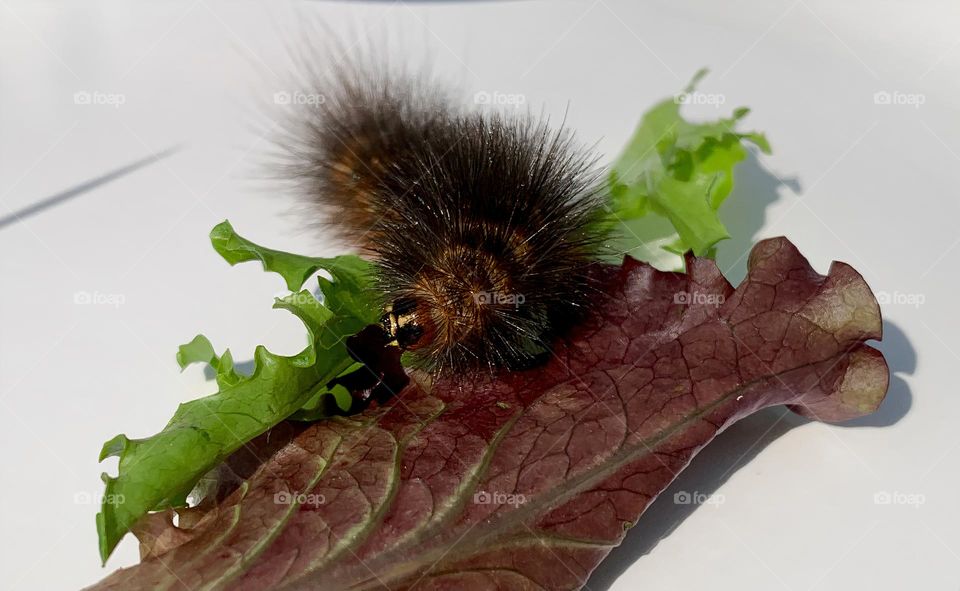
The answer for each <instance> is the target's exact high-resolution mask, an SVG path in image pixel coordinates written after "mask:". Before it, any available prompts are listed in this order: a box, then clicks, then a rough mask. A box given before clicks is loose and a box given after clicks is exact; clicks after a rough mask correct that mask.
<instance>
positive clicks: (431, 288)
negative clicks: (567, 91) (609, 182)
mask: <svg viewBox="0 0 960 591" xmlns="http://www.w3.org/2000/svg"><path fill="white" fill-rule="evenodd" d="M369 72H370V71H369V70H364V69H363V68H353V69H349V68H345V69H343V70H341V71H338V72H337V73H336V75H334V76H331V77H327V78H326V80H325V84H326V86H325V87H324V88H322V95H323V97H324V99H325V100H324V101H322V102H321V103H320V104H317V105H314V106H312V107H311V108H310V109H308V110H306V111H305V112H304V113H302V117H301V118H300V120H299V121H297V122H296V124H295V128H294V129H293V133H294V137H293V140H294V141H292V142H288V145H290V146H293V149H291V150H290V154H291V155H292V156H293V160H292V164H291V167H290V169H289V171H288V172H289V173H290V174H292V175H293V176H294V177H295V178H296V179H298V180H299V181H300V183H301V185H302V186H303V188H304V190H305V194H306V195H307V197H308V199H309V200H310V201H311V202H312V203H314V204H315V205H316V206H318V207H319V208H320V214H321V216H322V218H323V219H325V220H327V221H328V222H329V223H330V225H331V227H333V228H334V229H335V232H336V235H337V236H338V237H339V238H340V239H341V240H343V241H344V242H346V243H347V244H349V245H351V246H353V247H354V248H355V249H356V250H358V251H360V252H361V253H362V254H365V255H367V256H369V257H371V258H372V259H374V260H375V261H376V264H377V266H378V269H379V274H378V275H379V283H380V288H381V290H382V292H383V294H384V301H385V304H386V310H385V313H386V316H385V318H386V317H389V322H386V323H385V326H387V327H389V328H390V330H392V331H394V332H396V331H397V330H398V329H399V328H401V327H403V326H408V327H409V328H410V329H409V330H407V331H406V332H405V333H404V334H403V335H400V336H399V337H398V342H399V343H400V344H401V345H402V346H404V347H406V348H408V349H410V350H411V351H412V352H413V353H414V355H415V358H416V359H417V360H418V361H419V362H420V363H421V365H423V366H425V367H427V368H428V369H431V370H435V371H443V370H454V371H464V370H468V369H471V368H477V367H489V368H503V367H505V368H516V367H521V366H526V365H529V364H530V363H531V362H532V361H533V360H535V359H539V358H540V357H541V356H542V354H543V353H544V351H547V350H548V347H549V343H550V342H551V341H552V340H553V339H554V338H556V337H557V336H558V335H559V334H561V333H562V331H563V330H564V327H566V326H568V325H569V324H570V323H571V322H572V321H573V320H574V319H576V318H579V317H581V316H582V315H583V312H584V310H586V309H588V308H589V307H590V299H591V298H592V297H594V294H593V291H592V289H591V284H590V283H591V280H590V277H591V266H592V265H593V264H594V261H596V260H597V255H598V254H599V252H600V251H601V249H602V247H603V241H604V234H603V232H602V231H601V230H600V228H601V227H602V224H601V223H600V222H601V218H602V206H603V200H602V198H601V195H600V193H599V191H598V187H599V182H598V181H599V177H598V172H597V171H596V169H595V166H594V165H595V159H594V157H593V156H592V155H591V154H590V153H589V152H588V151H586V150H584V149H582V148H580V147H579V146H578V145H577V144H576V143H575V142H574V139H573V137H572V135H571V134H570V133H569V132H568V131H566V130H564V129H563V128H562V127H561V129H558V130H551V128H550V126H549V125H548V123H547V122H546V121H543V120H538V119H535V118H533V117H531V116H529V115H516V114H506V113H500V112H477V111H470V110H467V109H463V108H461V107H459V106H458V104H457V102H456V101H454V100H453V99H452V98H450V96H451V95H450V94H449V93H447V92H446V91H445V89H444V87H443V86H442V85H439V84H437V83H435V82H434V81H431V80H429V79H427V78H426V77H412V76H408V75H400V76H398V75H393V76H387V75H384V73H383V72H376V73H375V74H370V73H369ZM395 302H403V303H404V304H402V305H398V306H394V305H392V303H395Z"/></svg>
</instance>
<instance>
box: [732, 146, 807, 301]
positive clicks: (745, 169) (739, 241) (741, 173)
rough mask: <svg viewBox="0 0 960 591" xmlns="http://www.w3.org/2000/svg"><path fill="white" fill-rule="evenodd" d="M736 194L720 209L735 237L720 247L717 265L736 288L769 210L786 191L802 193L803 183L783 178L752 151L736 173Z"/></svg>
mask: <svg viewBox="0 0 960 591" xmlns="http://www.w3.org/2000/svg"><path fill="white" fill-rule="evenodd" d="M733 177H734V185H733V192H732V193H731V194H730V196H729V197H728V198H727V200H726V201H725V202H724V203H723V207H721V208H720V219H721V220H722V221H723V225H724V226H726V227H727V230H728V231H729V233H730V236H731V238H729V239H728V240H724V241H722V242H721V243H720V244H718V245H717V265H718V266H719V267H720V270H721V271H722V272H723V275H724V276H725V277H726V278H727V280H728V281H730V283H732V284H733V285H739V283H740V282H741V281H743V278H744V277H746V276H747V259H748V258H749V254H750V249H752V248H753V245H754V244H756V243H757V240H759V239H760V238H766V236H759V235H758V234H759V233H760V231H761V230H762V229H763V225H764V222H765V221H766V219H767V208H768V207H769V206H770V205H771V204H773V203H775V202H776V201H777V200H778V199H780V195H781V192H782V191H783V189H788V190H789V191H790V192H791V193H793V194H797V193H799V192H800V181H798V180H797V179H796V178H794V177H790V178H783V177H781V176H779V175H777V174H776V173H773V172H770V170H769V169H768V168H767V167H766V166H764V164H763V163H761V162H760V159H759V158H758V156H757V152H756V150H748V156H747V158H746V160H744V161H743V162H741V163H740V164H738V165H737V167H736V168H735V169H734V173H733Z"/></svg>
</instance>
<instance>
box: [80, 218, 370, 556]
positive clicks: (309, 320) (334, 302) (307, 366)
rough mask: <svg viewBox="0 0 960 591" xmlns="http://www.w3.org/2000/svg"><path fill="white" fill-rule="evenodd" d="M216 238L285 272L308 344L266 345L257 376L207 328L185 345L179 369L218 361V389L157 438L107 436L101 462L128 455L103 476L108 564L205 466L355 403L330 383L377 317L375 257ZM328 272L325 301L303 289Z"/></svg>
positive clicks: (239, 258) (220, 230)
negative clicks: (296, 419)
mask: <svg viewBox="0 0 960 591" xmlns="http://www.w3.org/2000/svg"><path fill="white" fill-rule="evenodd" d="M210 239H211V241H212V243H213V247H214V249H216V251H217V252H218V253H220V255H221V256H222V257H223V258H224V259H226V260H227V262H229V263H230V264H231V265H235V264H237V263H240V262H244V261H251V260H259V261H261V262H262V263H263V268H264V270H266V271H270V272H274V273H278V274H279V275H281V276H282V277H283V278H284V280H285V281H286V283H287V287H288V288H289V289H290V290H291V292H293V293H291V294H289V295H287V296H286V297H283V298H277V299H276V300H275V302H274V304H273V307H274V308H280V309H284V310H287V311H289V312H291V313H293V314H294V315H296V316H297V317H298V318H299V319H300V320H301V321H302V322H303V324H304V326H305V327H306V329H307V332H308V334H309V342H308V345H307V347H306V348H305V349H303V350H302V351H301V352H299V353H297V354H296V355H293V356H289V357H286V356H282V355H276V354H274V353H271V352H270V351H268V350H267V349H266V348H265V347H263V346H258V347H257V348H256V351H255V352H254V369H253V373H252V374H251V375H249V376H245V375H241V374H239V373H237V372H236V371H235V370H234V364H233V357H232V355H231V353H230V351H229V350H226V351H224V353H223V354H221V355H217V354H216V351H215V350H214V348H213V345H212V344H211V343H210V341H209V340H208V339H207V338H206V337H205V336H203V335H198V336H196V337H195V338H194V339H193V340H192V341H190V342H189V343H187V344H185V345H182V346H181V347H180V349H179V350H178V352H177V363H178V364H179V365H180V367H181V368H184V367H186V366H187V365H189V364H191V363H206V364H208V365H210V367H212V368H213V369H214V370H215V371H216V374H217V386H218V388H219V390H218V392H216V393H215V394H212V395H210V396H206V397H204V398H200V399H197V400H193V401H191V402H187V403H185V404H181V405H180V406H179V408H178V409H177V411H176V412H175V413H174V415H173V418H172V419H170V422H168V423H167V425H166V427H164V429H163V430H162V431H161V432H160V433H157V434H156V435H154V436H152V437H148V438H146V439H130V438H128V437H127V436H126V435H118V436H116V437H114V438H113V439H111V440H110V441H108V442H107V443H106V444H104V446H103V451H102V452H101V454H100V460H101V461H103V460H104V459H106V458H108V457H111V456H117V457H119V459H120V461H119V470H118V474H117V476H116V477H111V476H108V475H107V474H104V475H103V480H104V482H105V483H106V491H105V494H104V496H103V498H104V502H103V504H102V506H101V511H100V513H99V514H98V515H97V532H98V534H99V537H100V556H101V559H102V560H103V561H104V562H106V560H107V558H108V557H109V556H110V553H111V552H113V549H114V548H115V547H116V545H117V543H119V541H120V539H121V538H122V537H123V536H124V535H125V534H126V533H127V532H128V531H129V530H130V528H131V527H133V526H134V525H135V524H136V523H137V522H138V521H139V520H140V519H141V518H142V517H143V516H144V515H146V514H147V513H148V512H150V511H154V510H157V509H161V508H164V507H167V506H181V505H183V504H185V502H186V497H187V495H188V494H189V492H190V491H191V489H192V488H193V486H194V485H195V484H196V483H197V482H198V481H199V480H200V478H201V477H202V476H203V475H204V474H206V473H207V472H208V471H209V470H210V469H212V468H213V467H215V466H216V465H217V464H219V463H220V462H221V461H223V459H224V458H226V457H227V456H229V455H230V454H231V453H233V452H234V451H236V450H237V449H238V448H240V447H241V446H242V445H244V444H245V443H247V442H248V441H250V440H251V439H253V438H254V437H256V436H257V435H259V434H261V433H264V432H265V431H267V430H268V429H270V428H271V427H273V426H274V425H276V424H277V423H279V422H280V421H282V420H284V419H286V418H287V417H289V416H291V415H295V413H301V414H304V415H305V416H308V417H309V418H320V417H323V416H330V415H331V414H336V413H337V412H338V411H343V410H345V409H346V408H349V394H347V393H345V392H343V391H336V389H335V391H334V392H328V391H327V388H326V384H327V383H329V381H330V380H332V379H333V378H335V377H337V376H338V375H341V374H342V373H343V372H345V371H348V370H350V369H352V368H354V367H355V362H354V361H353V359H352V358H351V357H350V355H349V354H348V352H347V349H346V346H345V344H344V339H345V338H346V337H348V336H350V335H352V334H355V333H356V332H358V331H359V330H360V329H362V328H363V327H364V326H366V325H367V324H370V323H372V322H376V321H377V318H378V316H379V310H380V302H379V301H378V300H377V296H376V293H377V292H376V290H375V289H373V285H372V283H371V282H372V280H373V271H372V267H371V265H370V263H368V262H366V261H364V260H363V259H360V258H359V257H356V256H352V255H348V256H338V257H334V258H314V257H305V256H300V255H294V254H290V253H286V252H281V251H277V250H272V249H269V248H264V247H262V246H259V245H257V244H254V243H253V242H250V241H249V240H246V239H245V238H242V237H241V236H239V235H238V234H237V233H236V232H234V230H233V227H232V226H231V225H230V224H229V222H223V223H221V224H219V225H217V226H216V227H215V228H214V229H213V230H212V231H211V232H210ZM320 270H323V271H326V272H327V273H329V274H330V279H327V278H324V277H319V281H320V291H321V292H322V294H323V301H322V302H321V301H320V300H318V299H317V298H316V297H314V295H313V294H311V293H310V291H308V290H300V288H301V287H302V285H303V284H304V283H305V282H306V281H307V280H308V279H309V278H310V277H311V276H312V275H313V274H314V273H316V272H318V271H320ZM340 390H343V389H342V388H340Z"/></svg>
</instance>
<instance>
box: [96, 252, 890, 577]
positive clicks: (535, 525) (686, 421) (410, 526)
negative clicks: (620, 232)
mask: <svg viewBox="0 0 960 591" xmlns="http://www.w3.org/2000/svg"><path fill="white" fill-rule="evenodd" d="M603 275H604V276H603V278H602V279H603V281H604V282H605V286H606V290H605V292H606V296H605V299H604V300H603V301H598V302H597V313H596V314H595V316H594V317H593V318H592V319H591V320H589V321H586V322H585V323H583V324H582V325H581V326H580V327H578V328H577V330H576V331H575V332H574V333H573V334H572V335H571V336H570V337H569V339H567V341H565V342H563V343H560V344H558V346H557V347H556V349H555V353H556V355H555V356H554V358H553V359H552V360H551V361H549V362H548V363H547V364H546V365H545V366H543V367H541V368H538V369H536V370H531V371H525V372H514V373H510V374H504V375H501V376H498V377H497V378H496V379H493V378H489V377H487V378H484V379H477V378H472V379H463V378H457V377H450V378H443V379H440V380H438V381H436V382H435V383H425V381H424V380H425V379H426V378H424V377H423V376H417V377H418V378H419V381H418V382H415V383H414V384H412V385H411V386H409V387H408V388H407V389H405V390H404V391H403V392H402V393H401V394H400V395H399V396H398V397H397V398H395V399H394V400H392V401H390V402H388V403H387V404H385V405H382V406H377V407H376V408H370V409H368V410H367V411H365V412H364V413H362V414H360V415H357V416H354V417H350V418H337V419H332V420H326V421H322V422H318V423H315V424H313V425H311V426H309V427H308V428H306V429H304V430H300V431H299V432H295V433H294V432H290V430H289V428H287V427H283V428H284V429H286V430H287V431H286V435H281V436H283V437H285V439H284V441H285V442H286V441H289V442H288V443H286V444H285V445H283V446H282V447H280V448H279V450H277V449H276V447H277V446H276V445H275V444H274V446H273V449H271V448H270V446H269V444H268V443H269V442H268V441H267V440H269V436H265V437H261V439H260V440H258V441H257V442H254V443H253V445H252V446H251V447H250V450H253V453H254V454H256V453H257V452H260V453H262V454H263V455H262V456H261V457H263V458H264V461H263V462H262V463H259V464H258V465H257V466H256V467H255V468H249V467H248V468H247V469H246V471H244V470H230V469H229V468H225V470H226V471H228V472H229V473H231V474H234V475H236V474H242V475H243V476H242V477H241V478H238V479H237V480H243V478H246V480H244V481H243V482H242V484H239V485H235V486H233V487H232V488H230V489H229V490H227V491H225V492H224V491H221V492H222V494H221V495H219V497H218V498H217V499H214V501H212V502H207V503H205V504H201V505H200V506H199V507H197V508H195V509H193V510H190V512H188V513H186V514H184V515H181V517H180V522H179V524H178V526H177V527H175V526H174V525H173V524H172V523H171V522H170V517H169V515H163V514H158V515H154V516H151V517H150V520H148V521H147V522H145V523H144V524H141V526H140V527H139V528H138V531H137V533H138V534H139V535H140V536H141V540H143V541H144V545H143V549H144V555H145V556H146V558H145V559H144V560H143V561H142V562H141V563H140V564H139V565H137V566H134V567H131V568H128V569H122V570H119V571H117V572H115V573H114V574H113V575H111V576H109V577H108V578H106V579H105V580H104V581H102V582H101V583H100V584H98V585H96V586H95V587H94V588H95V589H191V590H199V589H240V590H251V591H252V590H258V589H265V588H283V589H318V588H321V589H324V590H331V589H348V588H349V589H356V590H361V589H382V588H389V589H412V588H416V589H437V590H440V589H467V590H473V589H476V590H481V589H484V590H485V589H551V590H552V589H578V588H580V587H581V586H582V585H583V583H584V582H585V581H586V580H587V577H588V576H589V574H590V572H591V571H592V570H593V569H594V568H595V567H596V566H597V564H599V562H600V561H601V560H602V559H603V558H604V556H606V554H607V553H608V552H609V551H610V549H611V548H613V547H614V546H616V545H617V544H619V543H620V541H621V540H622V539H623V536H624V535H625V533H626V531H627V530H628V529H629V528H630V527H632V526H633V525H634V524H635V523H636V522H637V520H638V518H639V517H640V515H641V514H642V513H643V511H644V509H645V508H646V507H647V506H648V505H649V504H650V503H651V502H652V501H653V500H654V499H655V498H656V497H657V495H658V494H659V493H660V492H661V491H663V490H664V489H665V488H666V487H667V486H668V485H669V484H670V482H671V481H672V480H673V479H674V478H675V477H676V476H677V474H678V473H679V472H680V471H681V470H682V469H683V468H684V467H685V466H686V465H687V464H688V463H689V462H690V460H691V459H692V458H693V456H694V455H695V454H696V453H697V452H698V451H699V450H700V449H701V448H702V447H703V446H704V445H706V444H707V443H708V442H709V441H710V440H711V439H713V437H714V436H715V435H716V434H717V433H718V432H720V431H721V430H723V429H724V428H726V427H727V426H729V425H730V424H731V423H733V422H734V421H736V420H738V419H740V418H743V417H744V416H746V415H748V414H750V413H752V412H755V411H757V410H759V409H761V408H764V407H769V406H773V405H781V404H786V405H789V407H790V408H792V409H793V410H795V411H796V412H799V413H801V414H803V415H804V416H808V417H812V418H816V419H819V420H824V421H842V420H846V419H850V418H854V417H857V416H862V415H864V414H867V413H870V412H872V411H873V410H875V409H876V408H877V407H878V406H879V404H880V402H881V401H882V400H883V397H884V395H885V393H886V389H887V382H888V370H887V366H886V363H885V361H884V359H883V356H882V355H881V354H880V352H878V351H877V350H875V349H873V348H871V347H869V346H867V345H865V344H864V341H866V340H869V339H879V338H880V330H881V322H880V310H879V306H878V305H877V302H876V300H875V298H874V296H873V294H872V293H871V291H870V289H869V288H868V286H867V285H866V283H865V282H864V281H863V279H862V277H861V276H860V275H859V274H858V273H857V272H856V271H855V270H854V269H852V268H851V267H849V266H848V265H846V264H843V263H834V264H833V265H832V266H831V268H830V272H829V274H828V275H827V276H826V277H824V276H821V275H818V274H817V273H816V272H814V271H813V269H811V267H810V266H809V264H808V263H807V261H806V260H805V259H804V258H803V257H802V256H801V255H800V253H799V252H798V251H797V250H796V248H795V247H794V246H793V245H792V244H791V243H790V242H789V241H787V240H786V239H784V238H778V239H773V240H767V241H764V242H762V243H760V244H758V245H757V246H756V247H755V248H754V250H753V252H752V253H751V256H750V266H749V272H748V275H747V278H746V279H745V281H744V282H743V284H741V285H740V287H739V288H737V289H736V290H734V289H733V288H732V287H731V286H730V284H729V283H727V281H726V280H725V279H724V278H723V276H722V275H721V274H720V272H719V270H718V269H717V267H716V265H715V264H714V262H713V261H711V260H707V259H698V258H693V257H690V258H688V261H687V273H686V274H679V273H666V272H661V271H657V270H655V269H653V268H652V267H650V266H648V265H645V264H641V263H638V262H636V261H634V260H632V259H629V258H628V259H627V260H626V261H625V262H624V264H623V266H622V267H620V268H617V267H608V268H606V269H605V270H604V271H603ZM248 453H249V452H248ZM239 464H240V465H245V466H249V464H250V462H249V457H247V459H246V460H245V461H241V462H239ZM247 476H248V477H247Z"/></svg>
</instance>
